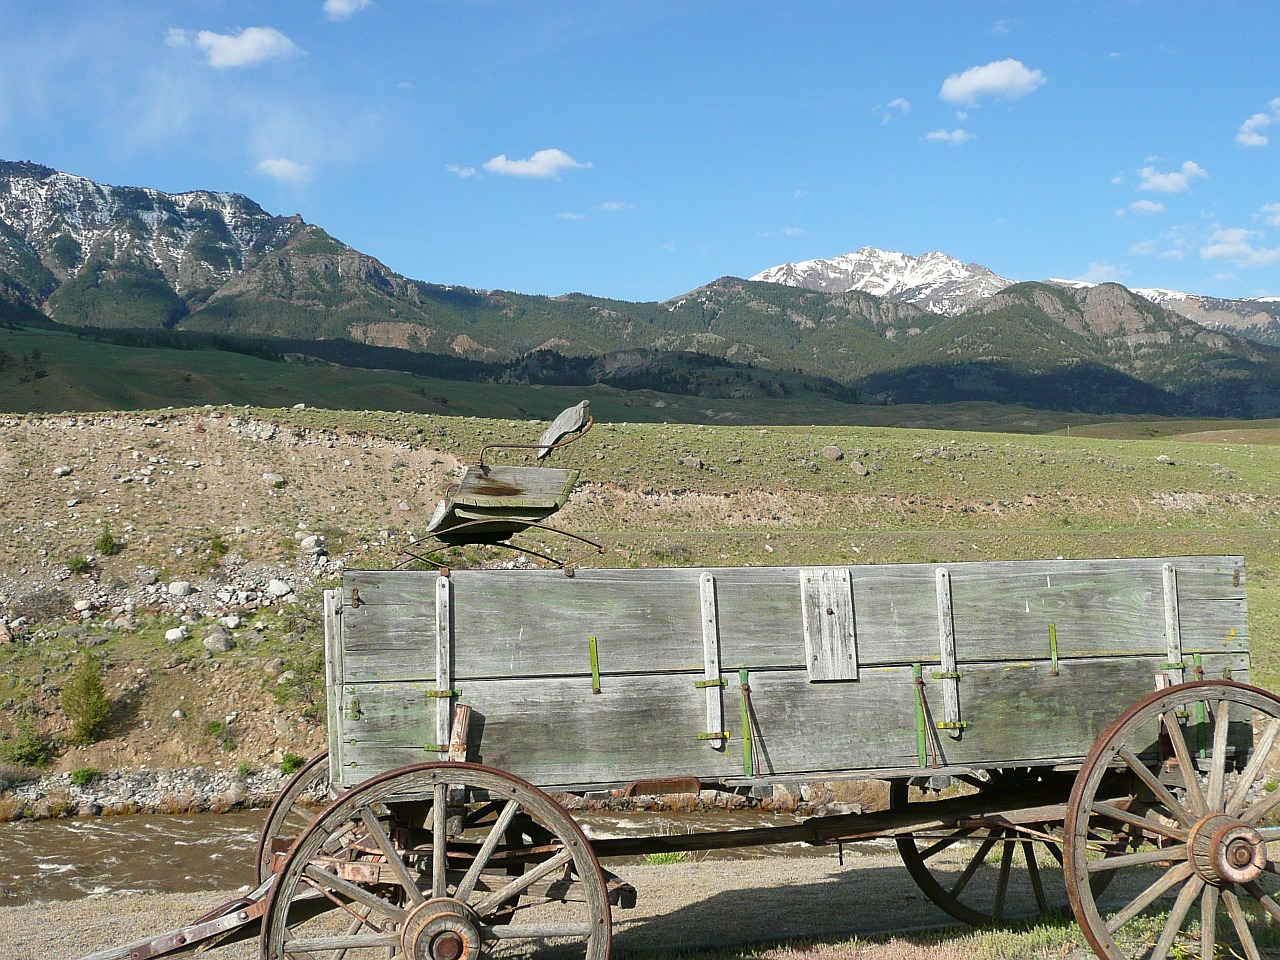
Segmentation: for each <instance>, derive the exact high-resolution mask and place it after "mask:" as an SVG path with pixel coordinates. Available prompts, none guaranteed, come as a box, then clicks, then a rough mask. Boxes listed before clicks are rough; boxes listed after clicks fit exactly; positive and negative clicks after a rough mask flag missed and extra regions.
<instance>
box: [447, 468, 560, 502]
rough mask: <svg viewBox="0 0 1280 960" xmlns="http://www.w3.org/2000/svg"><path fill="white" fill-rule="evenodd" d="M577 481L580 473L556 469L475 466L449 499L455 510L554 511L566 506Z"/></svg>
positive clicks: (464, 475)
mask: <svg viewBox="0 0 1280 960" xmlns="http://www.w3.org/2000/svg"><path fill="white" fill-rule="evenodd" d="M577 480H578V471H577V470H563V469H560V468H557V467H506V466H488V467H481V466H476V465H472V466H470V467H467V469H466V472H465V473H463V475H462V479H461V480H460V481H459V482H458V489H457V490H455V491H454V494H453V496H452V497H451V498H450V499H451V500H452V502H453V507H454V509H455V511H457V510H460V508H462V507H473V508H477V509H483V508H490V507H492V508H498V509H516V508H521V507H526V508H532V509H535V510H548V509H550V510H554V509H557V508H559V507H562V506H564V504H565V501H566V500H568V499H569V494H570V493H571V492H572V491H573V485H574V484H575V483H576V482H577Z"/></svg>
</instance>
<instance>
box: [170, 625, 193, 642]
mask: <svg viewBox="0 0 1280 960" xmlns="http://www.w3.org/2000/svg"><path fill="white" fill-rule="evenodd" d="M189 636H191V631H190V630H188V629H187V628H186V627H173V628H172V629H170V630H166V631H165V633H164V638H165V640H166V641H168V642H169V643H181V642H182V641H183V640H185V639H187V637H189Z"/></svg>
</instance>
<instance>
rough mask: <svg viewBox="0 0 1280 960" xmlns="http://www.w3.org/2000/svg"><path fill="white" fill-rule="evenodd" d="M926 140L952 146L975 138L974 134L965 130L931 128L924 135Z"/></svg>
mask: <svg viewBox="0 0 1280 960" xmlns="http://www.w3.org/2000/svg"><path fill="white" fill-rule="evenodd" d="M924 138H925V139H926V140H936V141H938V142H939V143H949V144H951V145H952V146H955V145H957V144H961V143H965V142H967V141H969V140H977V139H978V138H977V136H976V135H975V134H972V133H969V132H967V131H965V130H959V129H957V130H931V131H929V132H928V133H926V134H925V135H924Z"/></svg>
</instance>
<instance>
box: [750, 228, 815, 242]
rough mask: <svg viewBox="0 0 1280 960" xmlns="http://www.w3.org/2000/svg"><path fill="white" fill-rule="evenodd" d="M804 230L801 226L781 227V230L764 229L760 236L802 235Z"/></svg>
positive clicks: (772, 237)
mask: <svg viewBox="0 0 1280 960" xmlns="http://www.w3.org/2000/svg"><path fill="white" fill-rule="evenodd" d="M805 233H806V231H805V229H804V228H803V227H783V228H782V229H781V230H765V231H764V232H763V233H761V234H760V236H762V237H765V238H768V239H774V238H776V237H803V236H804V235H805Z"/></svg>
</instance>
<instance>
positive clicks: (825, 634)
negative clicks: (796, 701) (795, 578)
mask: <svg viewBox="0 0 1280 960" xmlns="http://www.w3.org/2000/svg"><path fill="white" fill-rule="evenodd" d="M800 614H801V625H802V629H803V632H804V652H805V666H806V668H807V669H808V671H809V679H810V681H821V680H857V679H858V638H857V628H856V621H855V618H854V612H853V591H852V588H851V584H850V577H849V571H848V570H847V569H844V568H843V567H836V568H831V567H826V568H821V567H819V568H813V569H807V570H801V571H800Z"/></svg>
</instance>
